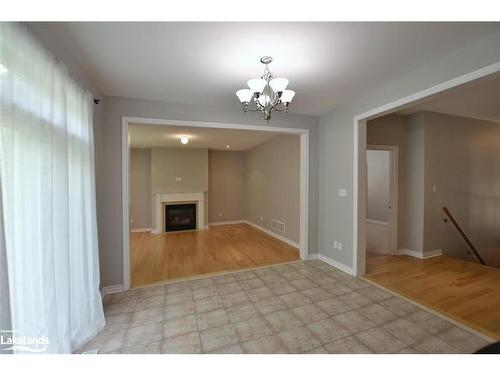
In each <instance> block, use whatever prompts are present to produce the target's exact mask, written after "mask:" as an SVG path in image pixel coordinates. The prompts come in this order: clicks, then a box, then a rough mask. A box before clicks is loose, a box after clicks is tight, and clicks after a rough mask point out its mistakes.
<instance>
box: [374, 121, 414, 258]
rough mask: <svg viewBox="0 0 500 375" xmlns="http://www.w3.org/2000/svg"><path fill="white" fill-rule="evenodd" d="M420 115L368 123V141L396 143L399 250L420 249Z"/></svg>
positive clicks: (381, 143)
mask: <svg viewBox="0 0 500 375" xmlns="http://www.w3.org/2000/svg"><path fill="white" fill-rule="evenodd" d="M422 117H423V115H422V114H415V115H412V116H398V115H388V116H384V117H380V118H377V119H374V120H371V121H368V124H367V143H368V144H375V145H390V146H398V244H397V245H398V249H410V250H414V251H420V252H421V251H423V236H424V125H423V120H422Z"/></svg>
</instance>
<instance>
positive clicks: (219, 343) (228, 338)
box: [200, 324, 238, 353]
mask: <svg viewBox="0 0 500 375" xmlns="http://www.w3.org/2000/svg"><path fill="white" fill-rule="evenodd" d="M200 338H201V346H202V349H203V352H205V353H206V352H213V351H215V350H219V349H223V348H225V347H228V346H231V345H235V344H237V343H238V338H237V337H236V333H235V332H234V329H233V327H232V326H231V325H230V324H227V325H225V326H222V327H217V328H211V329H207V330H206V331H203V332H201V334H200Z"/></svg>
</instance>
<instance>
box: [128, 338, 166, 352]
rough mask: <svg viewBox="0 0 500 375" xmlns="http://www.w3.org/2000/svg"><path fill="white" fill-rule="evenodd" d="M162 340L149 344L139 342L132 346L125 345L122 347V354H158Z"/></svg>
mask: <svg viewBox="0 0 500 375" xmlns="http://www.w3.org/2000/svg"><path fill="white" fill-rule="evenodd" d="M161 345H162V341H161V340H160V341H155V342H151V343H149V344H140V345H134V346H125V347H123V349H122V353H123V354H160V353H161Z"/></svg>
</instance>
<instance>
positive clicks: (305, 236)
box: [121, 116, 309, 291]
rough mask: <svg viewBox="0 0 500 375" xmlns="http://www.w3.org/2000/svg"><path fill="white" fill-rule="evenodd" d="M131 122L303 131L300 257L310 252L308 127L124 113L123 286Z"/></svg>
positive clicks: (127, 272) (127, 277) (127, 245)
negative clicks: (170, 118) (135, 115)
mask: <svg viewBox="0 0 500 375" xmlns="http://www.w3.org/2000/svg"><path fill="white" fill-rule="evenodd" d="M129 124H144V125H159V126H190V127H199V128H214V129H241V130H255V131H264V132H266V131H267V132H269V131H271V132H276V133H283V134H295V135H300V214H299V215H300V238H299V253H300V259H304V260H306V259H308V256H309V245H308V244H309V129H303V128H285V127H277V126H268V125H246V124H237V123H223V122H201V121H181V120H168V119H159V118H149V117H132V116H123V117H122V129H121V130H122V147H121V148H122V154H121V156H122V256H123V290H124V291H125V290H129V289H130V282H131V280H130V279H131V274H130V217H129V200H130V197H129V163H130V137H129V132H128V127H129Z"/></svg>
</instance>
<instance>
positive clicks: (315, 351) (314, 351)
mask: <svg viewBox="0 0 500 375" xmlns="http://www.w3.org/2000/svg"><path fill="white" fill-rule="evenodd" d="M303 354H328V351H327V350H326V349H325V348H324V347H323V346H318V347H317V348H314V349H310V350H307V351H305V352H304V353H303Z"/></svg>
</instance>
